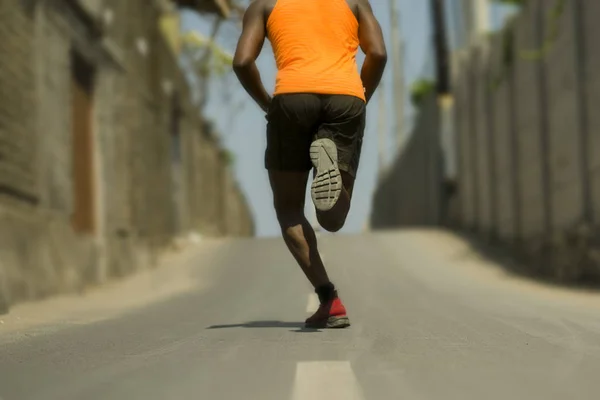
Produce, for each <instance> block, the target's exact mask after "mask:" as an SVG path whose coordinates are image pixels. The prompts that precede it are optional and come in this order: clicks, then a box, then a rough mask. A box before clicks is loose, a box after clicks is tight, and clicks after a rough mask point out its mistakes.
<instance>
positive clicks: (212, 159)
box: [0, 0, 254, 309]
mask: <svg viewBox="0 0 600 400" xmlns="http://www.w3.org/2000/svg"><path fill="white" fill-rule="evenodd" d="M100 4H101V5H102V7H100V6H99V5H100ZM160 16H161V10H160V9H159V8H157V7H156V6H155V4H154V3H153V4H150V3H149V2H148V1H147V0H127V1H123V0H105V1H103V2H81V1H79V0H70V1H44V2H37V1H20V0H2V1H0V38H1V39H0V309H1V308H2V304H4V305H6V304H9V303H14V302H16V301H20V300H24V299H33V298H38V297H41V296H46V295H50V294H53V293H57V292H60V291H69V290H79V289H81V288H83V287H85V286H86V285H88V284H94V283H99V282H103V281H105V280H106V279H109V278H111V277H118V276H123V275H126V274H129V273H131V272H133V271H135V270H136V269H138V268H143V267H146V266H149V265H152V264H153V260H154V259H155V258H156V256H157V255H159V254H160V253H161V252H162V251H163V250H164V249H165V248H166V247H167V246H169V244H170V243H171V242H172V240H173V238H175V237H177V236H179V235H182V234H185V233H186V232H189V231H196V232H199V233H200V234H205V235H211V236H214V235H244V236H245V235H252V234H253V229H254V228H253V223H252V217H251V215H250V211H249V209H248V206H247V204H246V202H245V198H244V196H243V194H242V193H241V191H240V189H239V187H238V185H237V183H236V182H235V180H234V178H233V174H232V171H231V170H230V167H229V160H228V157H227V154H226V153H225V152H224V150H223V149H221V148H220V146H219V143H218V140H217V136H216V135H215V132H213V131H212V129H211V126H210V124H208V123H207V122H206V121H204V120H203V119H202V117H201V116H200V115H199V111H198V108H197V107H196V106H195V105H194V104H192V102H191V100H190V94H189V91H188V85H187V83H186V81H185V79H184V77H183V74H182V72H181V71H180V68H179V67H178V62H177V57H176V54H175V53H174V52H173V49H172V48H171V47H170V46H169V44H168V43H167V40H166V39H165V38H164V37H163V35H162V33H161V32H160V30H159V18H160Z"/></svg>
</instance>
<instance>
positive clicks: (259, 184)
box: [182, 0, 503, 237]
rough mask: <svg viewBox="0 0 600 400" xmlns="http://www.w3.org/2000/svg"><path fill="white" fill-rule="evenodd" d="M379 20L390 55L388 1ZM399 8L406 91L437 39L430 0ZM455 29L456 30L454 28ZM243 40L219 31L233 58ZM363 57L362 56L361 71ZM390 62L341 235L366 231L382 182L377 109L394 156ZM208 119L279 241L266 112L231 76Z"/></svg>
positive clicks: (370, 111)
mask: <svg viewBox="0 0 600 400" xmlns="http://www.w3.org/2000/svg"><path fill="white" fill-rule="evenodd" d="M371 4H372V7H373V11H374V13H375V16H376V17H377V18H378V20H379V22H380V24H381V27H382V30H383V33H384V35H385V38H386V44H387V46H388V52H389V51H390V50H389V42H390V40H389V38H390V18H389V16H390V11H389V3H388V0H375V1H371ZM397 4H398V5H397V9H398V10H399V18H400V24H401V32H402V37H403V41H404V46H405V54H404V72H405V77H404V78H405V84H406V88H407V89H408V88H409V87H410V84H411V83H412V82H414V81H415V80H417V79H420V78H422V77H425V76H429V77H431V76H432V74H433V70H434V69H433V53H432V43H433V39H432V34H431V24H430V19H431V18H430V11H429V6H428V5H429V2H428V1H425V0H398V1H397ZM492 14H493V18H492V20H493V21H494V24H495V25H498V24H500V22H501V15H502V14H503V10H498V9H494V10H493V11H492ZM210 27H211V23H210V21H208V20H206V19H205V18H204V17H199V16H198V15H196V14H194V13H184V14H183V16H182V30H183V31H190V30H196V31H198V32H200V33H202V34H204V35H207V34H208V33H209V32H210ZM450 29H453V27H452V26H450ZM238 36H239V28H238V27H237V26H235V25H234V24H232V23H228V24H226V25H225V26H224V27H223V28H222V29H221V30H220V32H219V35H218V36H217V41H218V42H219V44H220V45H221V46H223V47H224V48H225V49H226V50H228V51H230V52H231V53H233V51H234V49H235V45H236V42H237V39H238ZM363 59H364V57H363V55H362V54H361V53H360V50H359V55H358V56H357V61H358V63H359V66H360V65H361V64H362V61H363ZM391 64H392V63H391V62H388V67H387V68H386V72H385V74H384V77H383V80H382V84H381V85H380V87H379V89H378V90H383V91H384V95H385V97H384V98H385V102H384V104H380V102H379V97H378V95H377V94H376V95H375V96H374V97H373V100H372V101H371V102H370V103H369V105H368V107H367V127H366V130H365V139H364V141H363V149H362V153H361V162H360V167H359V171H358V175H357V181H356V184H355V189H354V195H353V200H352V209H351V211H350V214H349V215H348V219H347V221H346V226H345V227H344V228H343V229H342V231H341V233H357V232H360V231H361V230H363V229H365V228H366V226H367V224H368V220H369V215H370V210H371V199H372V197H373V193H374V190H375V188H376V183H377V175H378V168H379V161H378V140H379V139H378V110H379V109H380V107H382V106H384V107H386V110H387V123H386V124H385V126H387V127H388V129H387V131H386V134H387V141H386V143H388V145H389V146H388V148H387V154H386V159H387V162H389V160H391V159H392V158H393V156H394V154H395V150H396V149H395V148H394V139H393V136H392V132H391V130H390V129H389V128H390V127H392V126H393V123H392V118H393V113H392V110H391V105H392V104H393V97H392V96H393V94H392V90H391V83H392V68H391ZM257 65H258V68H259V70H260V72H261V75H262V79H263V83H264V84H265V87H266V88H267V90H268V91H270V92H272V90H273V87H274V82H275V75H276V72H277V70H276V67H275V61H274V60H273V53H272V51H271V47H270V44H269V42H268V41H265V46H264V48H263V51H262V54H261V56H260V57H259V59H258V60H257ZM405 98H406V100H405V104H407V106H406V110H405V112H406V114H407V121H410V120H411V115H412V114H413V113H414V110H412V108H411V107H410V104H409V102H408V96H407V95H406V96H405ZM205 115H206V116H207V117H208V118H209V119H211V120H213V121H214V122H215V123H216V127H217V130H218V131H219V132H220V133H221V135H222V140H223V144H224V145H225V146H226V147H227V148H228V149H229V150H230V151H231V152H232V153H233V154H234V158H235V164H234V171H235V176H236V178H237V180H238V182H239V183H240V185H241V188H242V191H243V192H244V194H245V195H246V197H247V199H248V201H249V204H250V207H251V211H252V214H253V217H254V221H255V227H256V235H257V236H261V237H265V236H277V235H279V234H280V230H279V226H278V224H277V220H276V218H275V212H274V210H273V207H272V195H271V189H270V187H269V182H268V178H267V172H266V170H265V169H264V150H265V146H266V138H265V132H266V121H265V118H264V113H263V112H262V111H261V110H260V109H259V108H258V106H257V105H255V104H254V102H253V101H252V100H251V99H250V97H249V96H248V95H247V94H246V92H245V91H244V90H243V89H242V88H241V87H240V85H239V84H238V83H237V81H236V80H235V77H234V76H233V75H232V74H229V75H228V76H226V77H224V78H220V79H216V80H215V81H214V82H212V83H211V87H210V100H209V103H208V104H207V107H206V110H205ZM306 211H307V216H308V217H309V218H311V219H312V218H313V216H314V208H313V207H312V203H311V201H310V196H309V195H308V191H307V210H306Z"/></svg>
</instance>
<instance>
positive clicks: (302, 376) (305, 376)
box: [292, 361, 364, 400]
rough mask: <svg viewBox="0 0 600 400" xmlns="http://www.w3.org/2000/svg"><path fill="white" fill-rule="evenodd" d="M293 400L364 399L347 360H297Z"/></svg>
mask: <svg viewBox="0 0 600 400" xmlns="http://www.w3.org/2000/svg"><path fill="white" fill-rule="evenodd" d="M292 399H293V400H364V396H363V393H362V389H361V387H360V385H359V384H358V381H357V379H356V376H355V375H354V371H352V366H351V365H350V362H348V361H315V362H299V363H298V364H297V366H296V378H295V380H294V391H293V396H292Z"/></svg>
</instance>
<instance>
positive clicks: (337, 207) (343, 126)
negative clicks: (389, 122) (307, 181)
mask: <svg viewBox="0 0 600 400" xmlns="http://www.w3.org/2000/svg"><path fill="white" fill-rule="evenodd" d="M323 101H324V103H325V106H324V109H325V117H324V119H325V121H324V122H323V123H322V124H321V125H320V126H319V129H318V131H317V133H316V135H315V136H316V137H315V140H314V141H313V142H312V144H311V148H310V156H311V161H312V164H313V166H314V179H313V183H312V185H311V196H312V199H313V202H314V204H315V208H316V210H317V219H318V220H319V224H321V226H322V227H323V228H325V229H326V230H328V231H329V232H337V231H339V230H340V229H342V228H343V226H344V224H345V223H346V217H347V216H348V212H349V211H350V205H351V202H352V193H353V189H354V180H355V177H356V173H357V171H358V165H359V162H360V154H361V149H362V141H363V135H364V129H365V121H366V105H365V103H364V101H362V100H361V99H358V98H356V97H353V96H344V95H331V96H326V97H325V98H324V100H323Z"/></svg>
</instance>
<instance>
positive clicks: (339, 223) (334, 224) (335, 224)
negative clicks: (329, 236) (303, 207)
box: [317, 214, 346, 233]
mask: <svg viewBox="0 0 600 400" xmlns="http://www.w3.org/2000/svg"><path fill="white" fill-rule="evenodd" d="M317 220H318V221H319V225H321V226H322V227H323V229H325V230H326V231H327V232H332V233H335V232H338V231H339V230H340V229H342V228H343V227H344V224H345V223H346V217H345V216H344V217H343V218H332V217H330V216H327V215H323V214H317Z"/></svg>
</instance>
